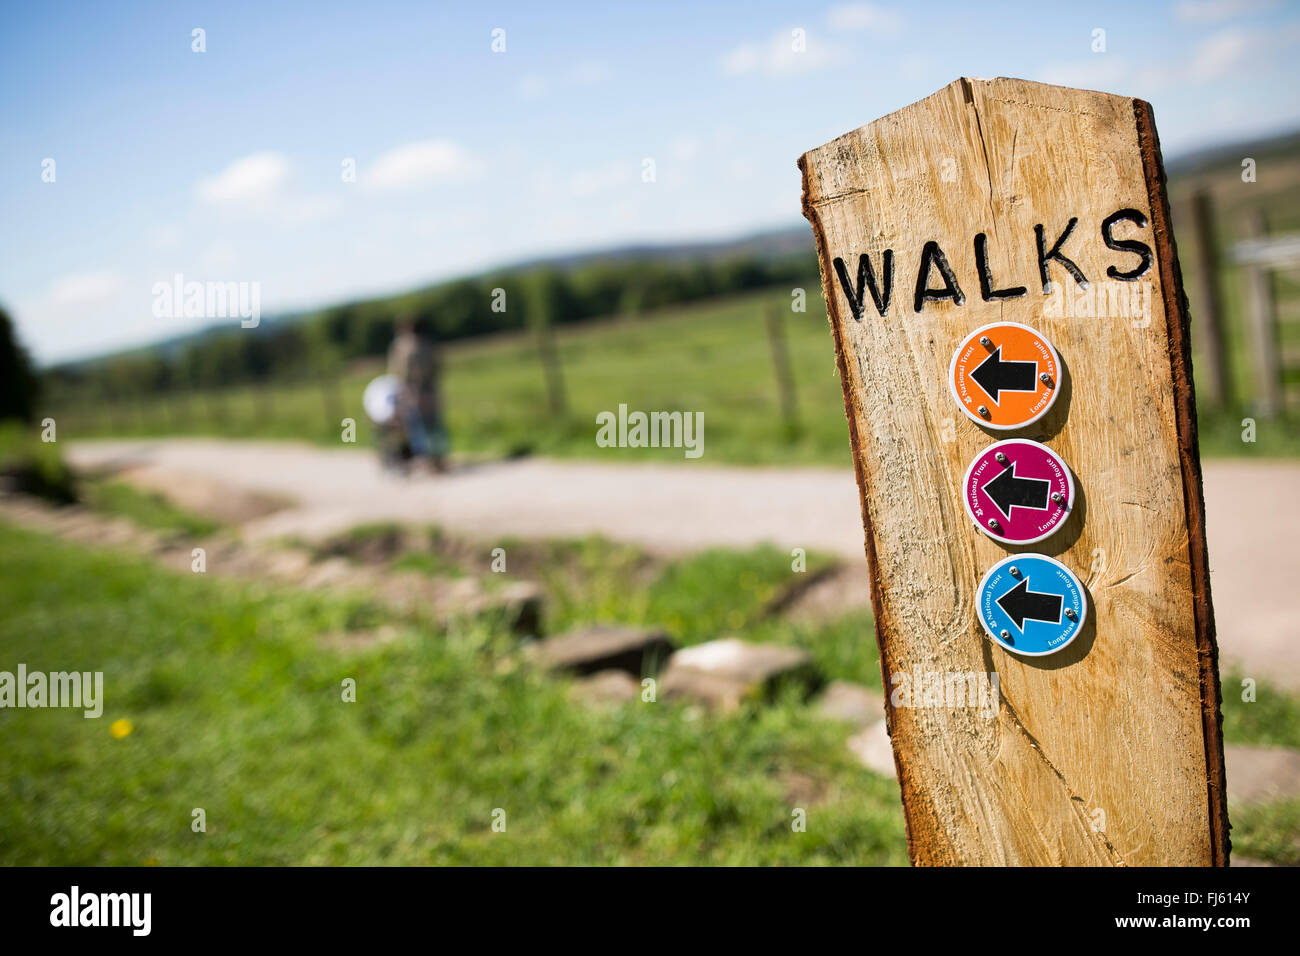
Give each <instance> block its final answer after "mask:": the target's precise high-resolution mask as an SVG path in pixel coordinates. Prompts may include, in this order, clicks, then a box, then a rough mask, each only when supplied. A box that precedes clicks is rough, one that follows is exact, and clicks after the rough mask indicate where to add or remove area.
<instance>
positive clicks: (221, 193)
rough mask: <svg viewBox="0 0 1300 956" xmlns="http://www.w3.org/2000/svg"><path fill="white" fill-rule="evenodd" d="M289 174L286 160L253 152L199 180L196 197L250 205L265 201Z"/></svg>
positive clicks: (224, 202) (281, 156) (269, 153)
mask: <svg viewBox="0 0 1300 956" xmlns="http://www.w3.org/2000/svg"><path fill="white" fill-rule="evenodd" d="M288 174H289V161H288V160H287V159H286V158H285V157H284V156H283V155H281V154H280V153H273V152H264V153H254V154H252V155H251V156H245V157H244V158H243V159H237V160H235V161H234V162H233V163H231V164H230V165H229V166H227V167H226V168H225V169H223V170H222V171H221V172H220V173H218V174H217V175H215V176H212V177H209V178H207V179H203V180H200V181H199V185H198V193H199V198H200V199H202V200H203V201H204V202H209V203H216V204H228V203H234V204H239V203H250V202H258V201H262V200H266V199H269V198H270V197H271V196H273V195H274V194H275V192H276V190H277V189H278V188H279V186H280V184H281V183H283V182H284V180H285V177H286V176H288Z"/></svg>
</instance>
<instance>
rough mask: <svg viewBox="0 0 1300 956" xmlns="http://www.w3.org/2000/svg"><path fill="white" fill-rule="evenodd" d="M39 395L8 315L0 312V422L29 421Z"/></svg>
mask: <svg viewBox="0 0 1300 956" xmlns="http://www.w3.org/2000/svg"><path fill="white" fill-rule="evenodd" d="M39 394H40V380H39V379H38V378H37V377H36V373H35V371H33V369H32V362H31V359H30V358H29V357H28V355H27V350H26V349H24V348H23V347H22V345H21V344H20V343H19V342H18V339H17V338H16V337H15V335H14V326H13V322H12V321H11V320H10V318H9V313H8V312H6V311H5V310H4V309H3V308H0V420H3V419H6V418H18V419H21V420H22V421H25V422H30V421H32V420H33V419H34V418H35V417H36V399H37V397H38V396H39Z"/></svg>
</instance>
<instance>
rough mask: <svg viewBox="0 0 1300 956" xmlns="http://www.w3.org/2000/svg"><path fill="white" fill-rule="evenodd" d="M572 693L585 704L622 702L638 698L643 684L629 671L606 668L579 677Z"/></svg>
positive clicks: (574, 683) (571, 689)
mask: <svg viewBox="0 0 1300 956" xmlns="http://www.w3.org/2000/svg"><path fill="white" fill-rule="evenodd" d="M570 693H571V694H572V695H573V697H574V699H575V700H579V701H581V702H583V703H584V704H622V703H626V702H627V701H629V700H636V699H637V697H639V696H640V694H641V685H640V684H639V683H638V682H637V680H636V678H634V677H632V676H630V675H629V674H628V673H627V671H618V670H604V671H597V672H596V673H594V674H589V675H587V676H586V677H579V678H578V679H577V680H576V681H574V682H573V686H572V688H570Z"/></svg>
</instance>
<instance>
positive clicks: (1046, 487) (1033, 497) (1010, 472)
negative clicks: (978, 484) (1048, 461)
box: [981, 461, 1052, 521]
mask: <svg viewBox="0 0 1300 956" xmlns="http://www.w3.org/2000/svg"><path fill="white" fill-rule="evenodd" d="M1051 488H1052V483H1051V482H1050V481H1048V480H1047V479H1045V478H1018V477H1017V476H1016V463H1015V462H1014V461H1013V462H1012V463H1011V467H1010V468H1004V469H1003V470H1002V471H1000V472H998V473H997V474H996V475H994V476H993V478H991V479H990V480H989V481H988V482H987V483H986V484H985V485H984V487H983V488H982V489H981V490H982V491H983V492H984V494H986V495H988V496H989V497H990V498H991V499H993V503H994V504H995V505H997V506H998V510H999V511H1001V512H1002V516H1003V517H1004V518H1006V519H1007V520H1008V521H1009V520H1011V509H1012V508H1015V507H1020V508H1036V509H1038V510H1039V511H1043V510H1045V509H1046V508H1047V495H1048V492H1050V491H1051Z"/></svg>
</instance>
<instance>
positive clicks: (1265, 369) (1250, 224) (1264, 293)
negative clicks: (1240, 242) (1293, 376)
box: [1242, 209, 1282, 418]
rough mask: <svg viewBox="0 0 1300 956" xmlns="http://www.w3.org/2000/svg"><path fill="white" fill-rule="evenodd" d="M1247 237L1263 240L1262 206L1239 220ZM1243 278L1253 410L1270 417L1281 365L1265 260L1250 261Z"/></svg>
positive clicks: (1278, 399) (1277, 401) (1278, 394)
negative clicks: (1252, 374)
mask: <svg viewBox="0 0 1300 956" xmlns="http://www.w3.org/2000/svg"><path fill="white" fill-rule="evenodd" d="M1242 232H1243V233H1244V234H1245V237H1246V238H1247V239H1263V238H1265V237H1266V236H1267V235H1268V224H1267V222H1266V220H1265V218H1264V211H1263V210H1262V209H1252V210H1250V211H1249V212H1248V213H1247V214H1246V216H1245V218H1244V220H1243V223H1242ZM1242 281H1243V282H1245V284H1246V326H1247V328H1248V329H1249V333H1248V335H1249V339H1250V358H1251V368H1252V369H1254V372H1255V401H1254V406H1255V411H1256V412H1257V413H1258V414H1259V415H1260V417H1262V418H1273V417H1274V416H1276V415H1277V414H1278V412H1280V411H1281V409H1282V367H1281V363H1280V359H1279V357H1278V344H1277V303H1276V302H1275V301H1274V299H1273V274H1272V272H1271V271H1270V267H1269V265H1268V264H1267V263H1262V262H1250V263H1248V264H1247V265H1246V267H1245V269H1244V271H1243V274H1242Z"/></svg>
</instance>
